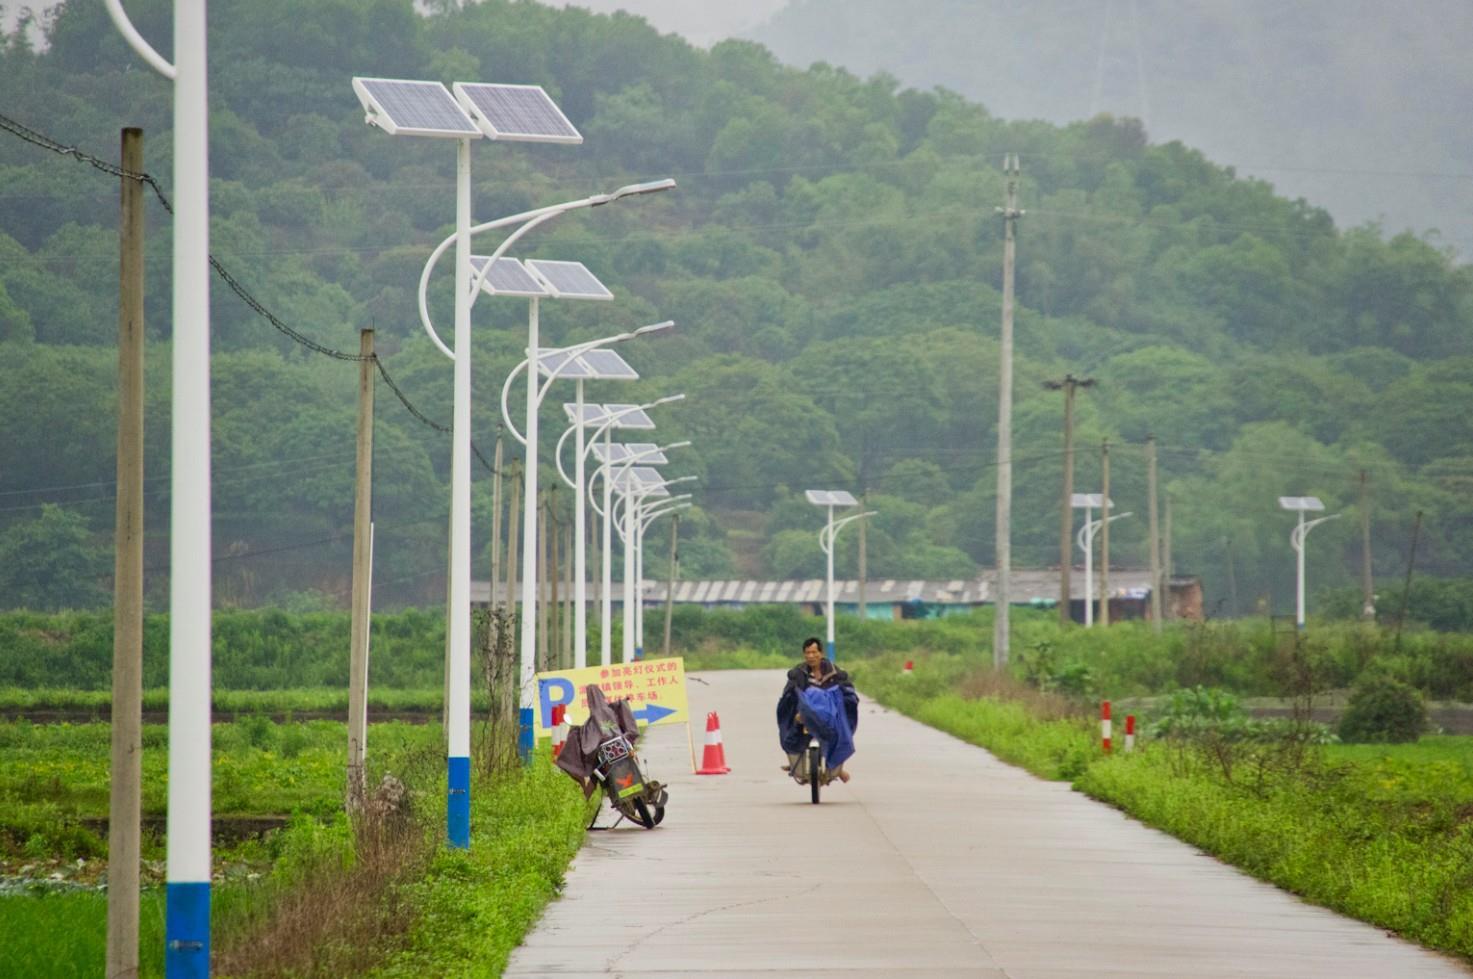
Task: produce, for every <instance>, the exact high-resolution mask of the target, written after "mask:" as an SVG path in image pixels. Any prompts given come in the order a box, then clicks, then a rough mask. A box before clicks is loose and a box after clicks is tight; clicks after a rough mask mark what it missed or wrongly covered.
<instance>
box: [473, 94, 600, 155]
mask: <svg viewBox="0 0 1473 979" xmlns="http://www.w3.org/2000/svg"><path fill="white" fill-rule="evenodd" d="M455 92H456V95H457V96H459V98H460V100H461V103H462V104H463V105H465V107H466V108H467V109H468V110H470V112H471V114H472V115H473V116H475V117H476V121H477V122H479V123H480V124H481V128H482V129H483V130H484V131H485V133H486V135H487V136H490V137H491V138H492V139H511V140H526V141H532V142H544V143H581V142H583V137H582V136H581V135H579V133H578V130H577V129H574V128H573V124H572V123H571V122H569V121H568V117H567V116H565V115H563V113H562V110H560V109H559V108H558V107H557V105H556V104H555V103H554V102H553V101H552V99H551V98H550V97H548V94H547V93H546V92H544V91H543V90H542V88H541V86H539V85H481V84H465V83H456V86H455Z"/></svg>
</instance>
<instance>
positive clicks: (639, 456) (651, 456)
mask: <svg viewBox="0 0 1473 979" xmlns="http://www.w3.org/2000/svg"><path fill="white" fill-rule="evenodd" d="M625 450H626V453H627V455H626V459H633V460H634V461H635V462H637V463H638V464H639V465H640V466H663V465H664V464H665V463H667V462H669V461H670V460H669V459H667V458H665V453H663V452H661V451H660V447H659V446H658V445H656V444H655V443H653V442H628V443H626V444H625Z"/></svg>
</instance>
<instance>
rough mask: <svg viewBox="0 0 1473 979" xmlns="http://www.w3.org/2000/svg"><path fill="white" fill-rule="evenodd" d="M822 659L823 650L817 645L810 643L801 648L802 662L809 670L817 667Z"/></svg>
mask: <svg viewBox="0 0 1473 979" xmlns="http://www.w3.org/2000/svg"><path fill="white" fill-rule="evenodd" d="M822 659H823V650H821V649H819V648H818V643H816V642H811V643H809V644H808V645H806V646H804V647H803V662H804V663H806V664H808V666H809V667H810V668H812V667H815V666H817V665H818V664H819V661H820V660H822Z"/></svg>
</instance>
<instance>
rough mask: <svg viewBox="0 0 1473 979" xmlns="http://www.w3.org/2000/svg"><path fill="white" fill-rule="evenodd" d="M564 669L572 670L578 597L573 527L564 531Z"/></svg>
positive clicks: (570, 526)
mask: <svg viewBox="0 0 1473 979" xmlns="http://www.w3.org/2000/svg"><path fill="white" fill-rule="evenodd" d="M562 567H563V664H564V666H563V668H564V669H569V670H570V669H572V668H573V665H574V660H573V643H574V642H575V638H574V636H573V611H574V607H575V603H576V600H577V596H576V595H575V594H574V593H573V525H572V524H571V523H570V524H568V526H567V527H566V528H564V529H563V565H562Z"/></svg>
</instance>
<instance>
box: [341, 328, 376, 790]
mask: <svg viewBox="0 0 1473 979" xmlns="http://www.w3.org/2000/svg"><path fill="white" fill-rule="evenodd" d="M358 355H359V356H360V357H361V358H362V359H361V360H360V361H358V445H357V468H356V471H355V473H354V482H353V600H352V601H353V613H352V614H353V622H352V626H351V628H350V630H349V639H348V779H347V793H348V811H349V812H355V811H357V810H358V808H359V807H360V806H362V805H363V790H364V786H363V758H364V755H365V753H366V743H367V739H368V626H369V623H368V607H369V598H370V593H371V589H372V587H373V581H372V575H373V569H372V566H371V565H370V564H369V556H370V554H371V553H372V552H371V548H372V546H373V544H372V538H371V536H370V535H371V534H372V521H373V371H374V368H373V331H372V330H360V331H359V333H358Z"/></svg>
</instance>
